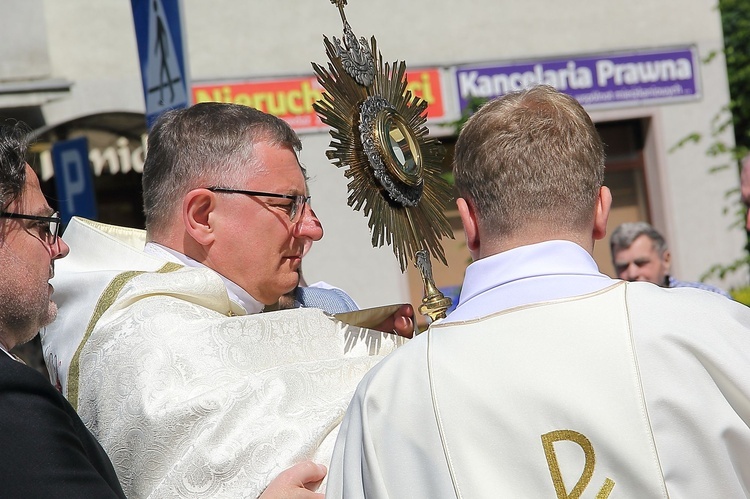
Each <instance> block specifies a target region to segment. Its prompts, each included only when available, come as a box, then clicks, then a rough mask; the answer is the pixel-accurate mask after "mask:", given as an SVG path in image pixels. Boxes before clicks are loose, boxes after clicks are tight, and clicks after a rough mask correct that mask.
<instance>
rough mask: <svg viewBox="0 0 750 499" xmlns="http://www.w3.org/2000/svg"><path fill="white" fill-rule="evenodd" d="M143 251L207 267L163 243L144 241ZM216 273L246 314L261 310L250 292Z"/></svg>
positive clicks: (230, 296) (192, 265) (189, 265)
mask: <svg viewBox="0 0 750 499" xmlns="http://www.w3.org/2000/svg"><path fill="white" fill-rule="evenodd" d="M143 251H144V252H145V253H148V254H150V255H153V256H157V257H160V258H163V259H165V260H168V261H170V262H174V263H181V264H183V265H185V266H187V267H194V268H204V269H207V268H209V267H207V266H205V265H203V264H202V263H201V262H199V261H197V260H193V259H192V258H190V257H189V256H187V255H183V254H182V253H180V252H179V251H175V250H173V249H172V248H167V247H166V246H164V245H163V244H159V243H155V242H153V241H149V242H147V243H146V246H145V247H144V248H143ZM212 270H213V269H212ZM216 274H217V275H218V276H219V277H221V280H222V281H224V286H226V288H227V293H228V294H229V298H230V299H231V300H232V301H234V302H236V303H239V304H240V305H241V306H242V308H244V309H245V312H246V313H248V314H257V313H259V312H262V311H263V306H264V305H263V304H262V303H261V302H259V301H258V300H256V299H255V298H253V297H252V296H250V293H248V292H247V291H245V290H244V289H242V288H241V287H239V286H238V285H237V284H235V283H233V282H232V281H230V280H229V279H227V278H226V277H224V276H223V275H221V274H219V273H218V272H216Z"/></svg>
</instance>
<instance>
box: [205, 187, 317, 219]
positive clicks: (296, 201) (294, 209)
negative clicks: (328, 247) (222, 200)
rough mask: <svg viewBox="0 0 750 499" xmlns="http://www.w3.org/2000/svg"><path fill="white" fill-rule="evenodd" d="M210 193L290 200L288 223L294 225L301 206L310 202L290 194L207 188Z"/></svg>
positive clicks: (301, 208)
mask: <svg viewBox="0 0 750 499" xmlns="http://www.w3.org/2000/svg"><path fill="white" fill-rule="evenodd" d="M206 189H208V190H209V191H211V192H224V193H227V194H244V195H246V196H251V197H254V196H265V197H269V198H281V199H291V200H292V201H293V202H292V204H291V205H290V206H289V208H290V210H289V221H291V222H292V223H296V222H297V221H298V220H299V217H300V215H301V214H302V210H303V206H304V204H305V203H309V202H310V198H311V196H302V195H292V194H276V193H275V192H261V191H243V190H241V189H226V188H224V187H207V188H206Z"/></svg>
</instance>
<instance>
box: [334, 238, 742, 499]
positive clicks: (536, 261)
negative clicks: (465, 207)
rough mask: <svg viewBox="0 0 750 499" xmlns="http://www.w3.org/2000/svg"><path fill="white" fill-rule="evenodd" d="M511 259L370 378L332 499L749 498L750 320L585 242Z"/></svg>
mask: <svg viewBox="0 0 750 499" xmlns="http://www.w3.org/2000/svg"><path fill="white" fill-rule="evenodd" d="M509 253H510V254H508V255H505V254H503V253H501V254H499V255H495V256H493V257H489V258H487V259H483V260H479V261H478V262H476V263H480V262H481V265H477V266H476V267H474V268H473V269H472V266H474V265H475V264H472V266H470V267H469V269H467V273H466V281H465V285H464V289H463V290H462V295H461V296H462V301H461V303H460V304H459V306H458V308H457V309H456V312H455V313H457V314H458V318H457V319H456V318H453V314H451V315H449V316H448V318H447V319H446V320H444V321H442V322H440V323H436V324H433V325H432V326H431V327H430V328H429V330H428V331H427V332H426V333H423V334H422V335H420V336H418V337H417V338H415V339H414V340H412V341H411V342H409V344H407V345H405V346H404V347H403V348H400V349H399V350H398V351H396V352H394V353H393V354H392V355H390V356H389V357H388V358H387V359H385V360H384V361H383V362H382V363H380V364H379V365H378V366H376V367H375V368H373V369H372V370H371V371H370V372H369V373H368V374H367V375H366V376H365V378H364V379H363V380H362V382H361V383H360V385H359V386H358V388H357V391H356V393H355V396H354V398H353V400H352V403H351V404H350V407H349V410H348V412H347V415H346V416H345V418H344V422H343V423H342V426H341V430H340V433H339V438H338V440H337V442H336V448H335V451H334V455H333V459H332V462H331V466H330V471H329V480H328V488H327V490H326V497H332V498H340V497H343V498H346V499H356V498H360V497H367V498H386V497H390V498H412V497H425V498H427V497H429V498H448V497H464V498H472V499H473V498H514V499H515V498H527V497H528V498H534V499H538V498H550V499H555V498H560V499H562V498H573V497H576V498H577V497H582V498H592V499H593V498H611V499H615V498H638V499H644V498H646V499H650V498H661V497H672V498H695V499H703V498H709V497H710V498H740V497H747V496H748V494H749V493H750V427H749V425H750V369H749V368H748V366H750V310H748V308H747V307H745V306H744V305H741V304H738V303H736V302H732V301H730V300H727V299H726V298H723V297H721V296H719V295H716V294H714V293H710V292H706V291H701V290H696V289H688V288H684V289H664V288H659V287H657V286H655V285H651V284H648V283H625V282H622V281H617V280H612V279H608V278H606V276H603V275H601V274H600V273H599V272H598V271H597V270H596V265H595V263H594V262H593V260H592V259H591V257H590V256H588V254H587V253H586V252H585V251H584V250H583V249H582V248H580V247H579V246H577V245H575V244H573V243H569V242H562V241H553V242H547V243H541V244H539V245H532V246H529V247H522V248H517V249H515V250H511V252H509ZM550 257H552V258H550ZM542 269H543V270H542ZM493 283H494V284H493ZM535 288H536V289H537V291H536V296H537V297H539V298H540V299H541V300H542V301H537V302H535V301H533V300H534V296H535V292H534V289H535ZM581 292H582V293H581ZM577 293H578V294H577ZM492 307H495V310H496V311H495V312H490V310H492Z"/></svg>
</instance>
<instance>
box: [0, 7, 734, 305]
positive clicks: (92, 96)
mask: <svg viewBox="0 0 750 499" xmlns="http://www.w3.org/2000/svg"><path fill="white" fill-rule="evenodd" d="M21 3H23V4H24V5H26V3H25V2H21ZM32 4H33V5H32V7H33V6H35V5H39V3H38V2H32ZM29 5H31V4H29ZM41 5H43V10H44V15H43V16H41V19H39V21H38V22H39V23H40V24H39V25H34V26H33V27H32V28H31V33H32V34H35V33H36V31H35V29H36V28H37V27H39V26H43V27H44V30H43V31H44V32H45V33H46V39H47V43H48V50H49V61H50V62H49V63H50V71H49V72H50V77H53V78H65V79H68V80H70V81H72V82H73V83H74V85H73V87H72V91H71V92H72V93H71V96H70V97H69V98H66V99H63V100H60V101H56V102H53V103H50V104H47V105H46V106H44V107H43V109H42V111H43V113H44V116H45V119H46V121H47V123H48V124H49V125H54V124H57V123H62V122H65V121H67V120H70V119H73V118H76V117H80V116H85V115H90V114H97V113H102V112H109V111H133V112H143V96H142V94H141V86H140V76H139V73H138V59H137V49H136V42H135V36H134V32H133V25H132V19H131V13H130V2H129V1H128V0H107V1H106V2H93V1H91V0H65V1H60V0H44V1H42V2H41ZM32 7H29V8H32ZM7 12H8V16H13V15H14V14H13V11H12V10H8V11H7ZM346 12H347V17H348V19H349V22H350V24H351V26H352V28H353V29H354V31H355V33H356V34H357V35H358V36H365V37H369V36H371V35H376V36H377V38H378V42H379V46H380V49H381V51H382V53H383V55H384V58H385V60H395V59H405V60H406V61H407V62H408V63H409V65H410V66H412V67H417V66H441V67H447V66H451V65H455V64H464V63H471V62H493V61H497V62H500V61H506V62H507V61H512V60H525V59H530V58H555V57H560V56H569V55H572V56H575V55H586V54H594V53H601V52H616V51H632V50H636V49H645V48H668V47H673V46H677V45H679V46H684V45H695V46H696V47H697V49H698V52H699V54H700V57H706V56H707V55H708V54H709V53H711V51H714V50H717V49H720V48H721V31H720V23H719V17H718V13H717V11H716V8H715V1H714V0H662V1H659V2H654V1H650V0H628V1H624V0H610V1H606V2H592V1H591V0H570V1H567V2H549V1H548V0H529V1H526V2H511V3H508V2H506V3H499V2H497V0H467V1H465V2H456V1H447V0H409V1H408V2H405V1H403V0H380V1H378V2H367V1H364V0H351V1H350V2H349V5H348V6H347V8H346ZM184 14H185V16H184V17H185V22H186V32H187V35H188V41H187V46H188V50H189V58H188V59H189V66H190V72H191V74H192V76H193V78H194V79H195V80H216V79H248V78H262V77H274V76H284V75H305V74H310V73H311V66H310V63H311V61H315V62H319V63H323V62H325V55H324V50H323V45H322V35H323V34H324V33H325V34H327V35H329V36H340V35H341V23H340V20H339V16H338V12H337V10H336V8H335V7H334V6H333V5H332V4H331V2H330V0H274V1H260V0H212V1H210V2H209V1H205V0H184ZM5 19H6V20H7V19H10V17H6V18H5ZM6 22H7V21H6ZM25 22H26V21H24V23H25ZM26 24H28V23H26ZM6 38H7V34H5V33H0V41H3V42H4V43H8V40H7V39H6ZM0 67H1V66H0ZM3 77H4V75H2V74H0V80H2V79H3ZM700 80H701V86H702V97H701V99H699V100H696V101H691V102H687V103H681V104H668V105H663V106H649V107H643V108H640V107H629V108H621V109H615V110H609V111H597V112H592V115H593V117H594V119H595V120H617V119H623V118H626V117H643V118H648V119H650V120H651V123H652V129H651V130H650V132H649V136H648V137H647V144H648V147H647V151H646V159H645V161H646V172H647V175H648V177H649V182H648V186H649V189H650V191H649V203H650V206H651V208H652V216H653V221H654V223H655V224H656V225H657V226H658V227H659V228H660V229H661V230H663V231H664V232H665V234H666V235H667V237H668V239H669V240H670V244H671V246H672V249H673V252H674V254H675V270H676V274H677V275H678V276H679V277H681V278H685V279H695V278H697V277H698V276H699V275H700V274H701V273H702V272H703V271H705V270H706V269H707V268H708V267H709V266H710V265H712V264H714V263H717V262H722V261H724V262H725V261H729V260H731V259H733V258H735V257H738V256H739V255H740V254H741V252H742V246H743V233H742V231H741V230H739V229H733V230H730V229H729V228H728V226H729V225H730V223H731V220H730V217H728V216H726V215H724V214H723V213H722V210H723V208H724V205H725V204H726V203H725V201H724V193H725V192H726V191H728V190H730V189H732V188H736V187H737V175H736V172H734V171H726V172H723V173H719V174H710V173H708V170H709V169H710V168H711V167H712V166H713V165H714V164H715V161H714V160H711V159H709V158H707V157H706V156H705V154H704V150H705V147H706V146H705V145H690V146H688V147H685V148H683V149H682V150H679V151H676V152H669V149H670V147H671V146H672V145H673V144H675V143H676V142H677V141H678V140H679V139H680V138H682V137H683V136H685V135H686V134H687V133H690V132H692V131H702V132H705V131H706V129H707V127H708V123H709V121H710V119H711V117H712V116H713V114H714V113H715V112H716V111H717V110H718V109H720V108H721V106H722V105H724V104H726V102H727V101H728V93H727V83H726V72H725V69H724V66H723V61H722V59H721V57H718V58H716V59H715V60H714V62H712V63H710V64H708V65H705V66H703V67H702V68H701V74H700ZM450 90H451V88H450V87H449V88H448V91H450ZM447 105H448V107H449V111H451V110H452V111H453V112H455V106H453V107H451V103H450V102H448V103H447ZM454 117H455V116H454ZM449 118H450V116H449ZM436 130H437V128H436ZM439 132H440V133H445V131H444V130H440V131H439ZM723 138H724V139H725V140H726V141H728V142H731V134H730V132H729V131H727V132H726V133H725V134H724V137H723ZM303 141H304V152H303V155H302V159H303V161H304V162H305V163H306V165H307V166H308V168H309V169H310V172H311V174H312V176H313V181H312V182H311V188H312V194H313V196H314V206H315V209H316V211H317V212H318V214H319V215H321V218H322V219H323V222H324V223H325V227H326V236H325V238H324V240H323V241H321V242H320V243H319V244H317V245H316V247H315V248H314V249H313V251H312V252H311V254H310V256H309V259H308V261H307V263H306V264H305V271H306V275H307V277H308V279H309V280H310V281H315V280H320V279H322V280H326V281H329V282H331V283H333V284H336V285H338V286H341V287H342V288H344V289H346V290H347V291H349V292H350V293H351V294H352V295H353V296H354V298H355V299H356V300H357V301H358V302H359V303H360V305H362V306H372V305H377V304H382V303H390V302H397V301H406V300H409V299H410V297H409V285H408V282H407V279H406V277H404V276H402V275H401V273H400V272H399V270H398V266H397V265H396V262H395V258H393V256H392V253H391V251H390V249H389V248H381V249H372V248H371V246H370V236H369V233H368V230H367V224H366V221H365V219H364V217H363V216H362V215H361V213H355V212H353V211H352V210H351V209H350V208H349V207H348V206H346V182H345V181H344V179H343V175H342V172H341V171H339V170H338V169H336V168H334V167H333V166H331V165H330V164H329V163H328V162H327V160H326V158H325V155H324V152H325V150H326V149H327V144H328V141H329V139H328V136H327V135H326V134H307V135H305V136H304V138H303ZM722 284H724V285H725V286H728V285H729V284H730V283H722Z"/></svg>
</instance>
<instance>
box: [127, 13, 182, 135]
mask: <svg viewBox="0 0 750 499" xmlns="http://www.w3.org/2000/svg"><path fill="white" fill-rule="evenodd" d="M130 3H131V6H132V9H133V24H134V26H135V36H136V39H137V41H138V57H139V59H140V63H141V80H142V83H143V95H144V98H145V101H146V125H147V127H148V128H149V129H150V128H151V125H153V123H154V121H156V118H158V117H159V115H161V114H162V113H164V112H165V111H168V110H170V109H180V108H184V107H187V106H189V105H190V92H189V77H188V70H187V64H186V61H185V43H184V30H183V29H182V15H181V1H180V0H130Z"/></svg>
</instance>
